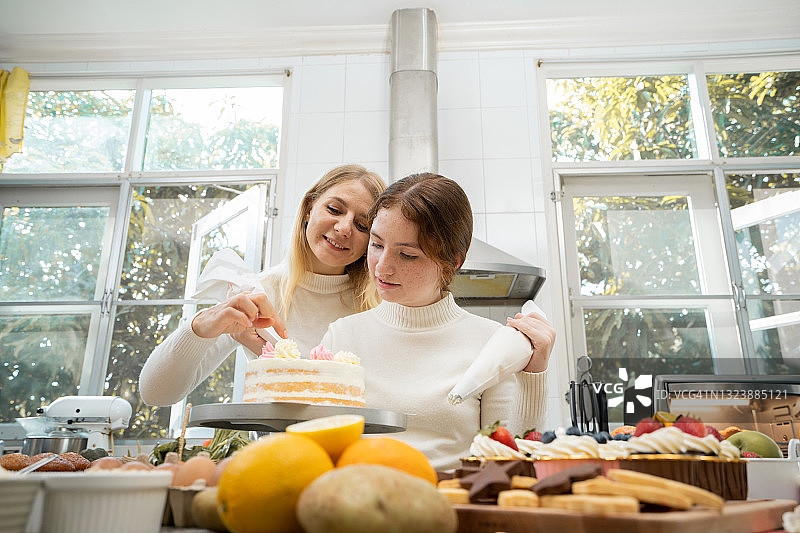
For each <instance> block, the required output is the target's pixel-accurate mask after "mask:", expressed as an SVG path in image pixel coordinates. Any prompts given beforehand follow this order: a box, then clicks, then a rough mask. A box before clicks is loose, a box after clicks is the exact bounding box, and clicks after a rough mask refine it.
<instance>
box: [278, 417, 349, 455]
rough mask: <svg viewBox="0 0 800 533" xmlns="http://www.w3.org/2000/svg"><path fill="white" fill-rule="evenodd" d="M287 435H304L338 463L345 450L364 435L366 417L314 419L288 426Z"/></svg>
mask: <svg viewBox="0 0 800 533" xmlns="http://www.w3.org/2000/svg"><path fill="white" fill-rule="evenodd" d="M286 433H294V434H295V435H303V436H304V437H308V438H309V439H311V440H313V441H315V442H317V443H318V444H319V445H320V446H322V447H323V448H325V451H327V452H328V454H330V456H331V459H332V460H334V461H336V460H337V459H339V456H340V455H341V454H342V452H343V451H344V449H345V448H347V447H348V446H349V445H351V444H352V443H354V442H355V441H357V440H358V439H360V438H361V434H362V433H364V417H363V416H361V415H333V416H326V417H324V418H314V419H312V420H307V421H305V422H298V423H297V424H292V425H290V426H287V427H286Z"/></svg>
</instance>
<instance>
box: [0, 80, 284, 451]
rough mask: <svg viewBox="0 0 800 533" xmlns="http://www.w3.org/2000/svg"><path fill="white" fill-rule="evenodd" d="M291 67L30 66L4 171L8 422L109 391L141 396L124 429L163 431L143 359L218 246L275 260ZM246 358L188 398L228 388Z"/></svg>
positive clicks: (163, 417)
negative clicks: (40, 71)
mask: <svg viewBox="0 0 800 533" xmlns="http://www.w3.org/2000/svg"><path fill="white" fill-rule="evenodd" d="M283 80H284V77H283V76H248V77H241V76H240V77H235V78H234V77H204V78H202V79H200V78H178V79H167V78H149V79H145V78H142V79H107V80H100V79H98V80H76V79H70V80H56V79H52V80H36V79H34V80H32V83H31V93H30V97H29V103H28V110H27V115H26V119H25V132H24V146H23V148H24V151H23V152H22V153H20V154H15V155H14V156H13V157H12V158H10V159H9V161H8V162H7V163H6V164H5V165H4V168H3V173H2V174H0V217H1V218H0V365H1V366H0V379H2V380H3V387H2V388H0V405H2V407H0V422H9V421H13V419H14V418H15V417H21V416H31V415H33V414H34V413H35V410H36V408H38V407H39V406H41V405H46V404H49V403H50V402H52V401H53V400H55V399H56V398H58V397H60V396H64V395H68V394H91V395H100V394H106V395H112V394H113V395H118V396H122V397H123V398H125V399H127V400H128V401H129V402H130V403H131V404H132V406H133V408H134V416H133V418H132V420H131V425H130V428H129V429H128V430H126V431H124V432H122V435H121V437H122V438H123V439H125V438H128V439H137V440H141V439H154V438H161V437H165V436H167V435H166V433H165V431H166V429H165V428H168V427H169V426H170V416H171V411H172V410H171V409H170V408H151V407H147V406H145V405H144V404H143V403H142V401H141V397H140V395H139V390H138V383H137V382H138V377H139V372H140V370H141V367H142V365H143V364H144V362H145V360H146V359H147V357H148V356H149V354H150V352H151V351H152V350H153V348H154V347H155V346H156V345H157V344H158V343H159V342H161V341H162V340H163V339H164V338H165V337H166V336H167V335H169V333H171V332H172V331H173V330H174V329H175V328H176V327H177V325H178V323H179V320H180V319H181V317H182V316H185V315H186V314H187V313H194V312H195V311H196V309H197V308H198V306H203V305H210V303H211V302H197V301H193V300H192V299H191V294H192V293H193V287H194V285H195V282H196V277H197V275H198V274H199V272H200V270H201V269H202V266H203V265H204V264H205V261H207V260H208V258H209V257H210V256H211V254H213V253H214V252H215V251H216V250H219V249H221V248H223V247H230V248H233V249H234V250H237V251H238V252H240V254H241V255H242V257H243V259H245V261H246V262H247V263H248V264H249V265H250V266H251V267H252V268H253V269H254V270H260V269H262V268H264V267H265V266H266V265H269V263H270V260H269V259H270V253H271V248H272V246H271V221H272V216H273V212H274V204H275V188H276V181H277V177H278V161H279V153H280V139H281V125H282V123H283V116H284V109H283ZM242 228H246V231H243V230H242ZM237 365H241V361H240V362H239V363H237V357H236V356H235V355H231V357H230V358H229V359H228V361H227V362H226V363H224V364H223V365H222V366H220V367H219V368H218V369H217V370H216V371H215V372H214V374H212V376H210V377H209V378H208V379H207V380H206V381H205V382H204V383H203V384H201V385H200V386H199V387H198V388H197V390H195V391H194V392H193V393H192V396H193V397H195V396H196V397H197V398H198V399H199V398H203V399H204V400H202V401H204V402H206V403H207V402H209V401H214V402H223V401H230V400H231V399H233V397H234V394H235V389H234V382H235V381H236V380H237V375H238V374H241V372H242V370H243V367H241V366H240V367H239V368H237ZM190 401H191V399H190ZM196 401H200V400H196ZM178 424H180V421H178ZM173 425H174V420H173Z"/></svg>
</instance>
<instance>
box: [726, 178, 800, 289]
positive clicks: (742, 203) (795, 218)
mask: <svg viewBox="0 0 800 533" xmlns="http://www.w3.org/2000/svg"><path fill="white" fill-rule="evenodd" d="M727 188H728V197H729V198H730V204H731V218H732V220H733V223H734V228H735V229H736V244H737V248H738V252H739V262H740V265H741V268H742V277H743V281H744V286H745V291H746V293H747V294H800V174H798V173H794V174H791V173H787V174H748V175H731V176H728V177H727Z"/></svg>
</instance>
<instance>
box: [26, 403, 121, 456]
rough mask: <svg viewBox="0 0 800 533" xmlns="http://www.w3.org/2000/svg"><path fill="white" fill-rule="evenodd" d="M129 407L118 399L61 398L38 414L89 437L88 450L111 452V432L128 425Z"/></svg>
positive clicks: (41, 408)
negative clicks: (96, 449)
mask: <svg viewBox="0 0 800 533" xmlns="http://www.w3.org/2000/svg"><path fill="white" fill-rule="evenodd" d="M132 412H133V411H132V409H131V404H130V403H128V401H127V400H124V399H123V398H120V397H119V396H64V397H61V398H59V399H57V400H56V401H54V402H53V403H51V404H50V405H49V406H45V407H40V408H39V409H37V413H39V414H41V415H44V417H46V418H48V419H50V420H52V422H53V423H55V424H56V426H57V427H58V428H60V429H61V428H66V429H69V430H75V431H85V432H86V433H88V435H89V437H88V441H87V445H86V447H87V448H103V449H105V450H110V449H111V444H112V441H111V432H112V431H116V430H119V429H125V428H127V427H128V424H129V423H130V419H131V414H132Z"/></svg>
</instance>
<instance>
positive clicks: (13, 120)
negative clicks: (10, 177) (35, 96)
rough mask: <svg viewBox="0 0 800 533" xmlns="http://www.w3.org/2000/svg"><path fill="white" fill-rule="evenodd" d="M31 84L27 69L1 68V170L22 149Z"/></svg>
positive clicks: (0, 170)
mask: <svg viewBox="0 0 800 533" xmlns="http://www.w3.org/2000/svg"><path fill="white" fill-rule="evenodd" d="M30 85H31V78H30V75H29V74H28V73H27V72H25V70H23V69H21V68H19V67H14V69H13V70H12V71H11V72H8V71H7V70H0V172H2V170H3V162H4V161H5V160H6V159H8V158H9V157H11V154H14V153H16V152H19V151H21V150H22V124H23V122H24V120H25V104H26V103H27V101H28V89H29V88H30Z"/></svg>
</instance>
